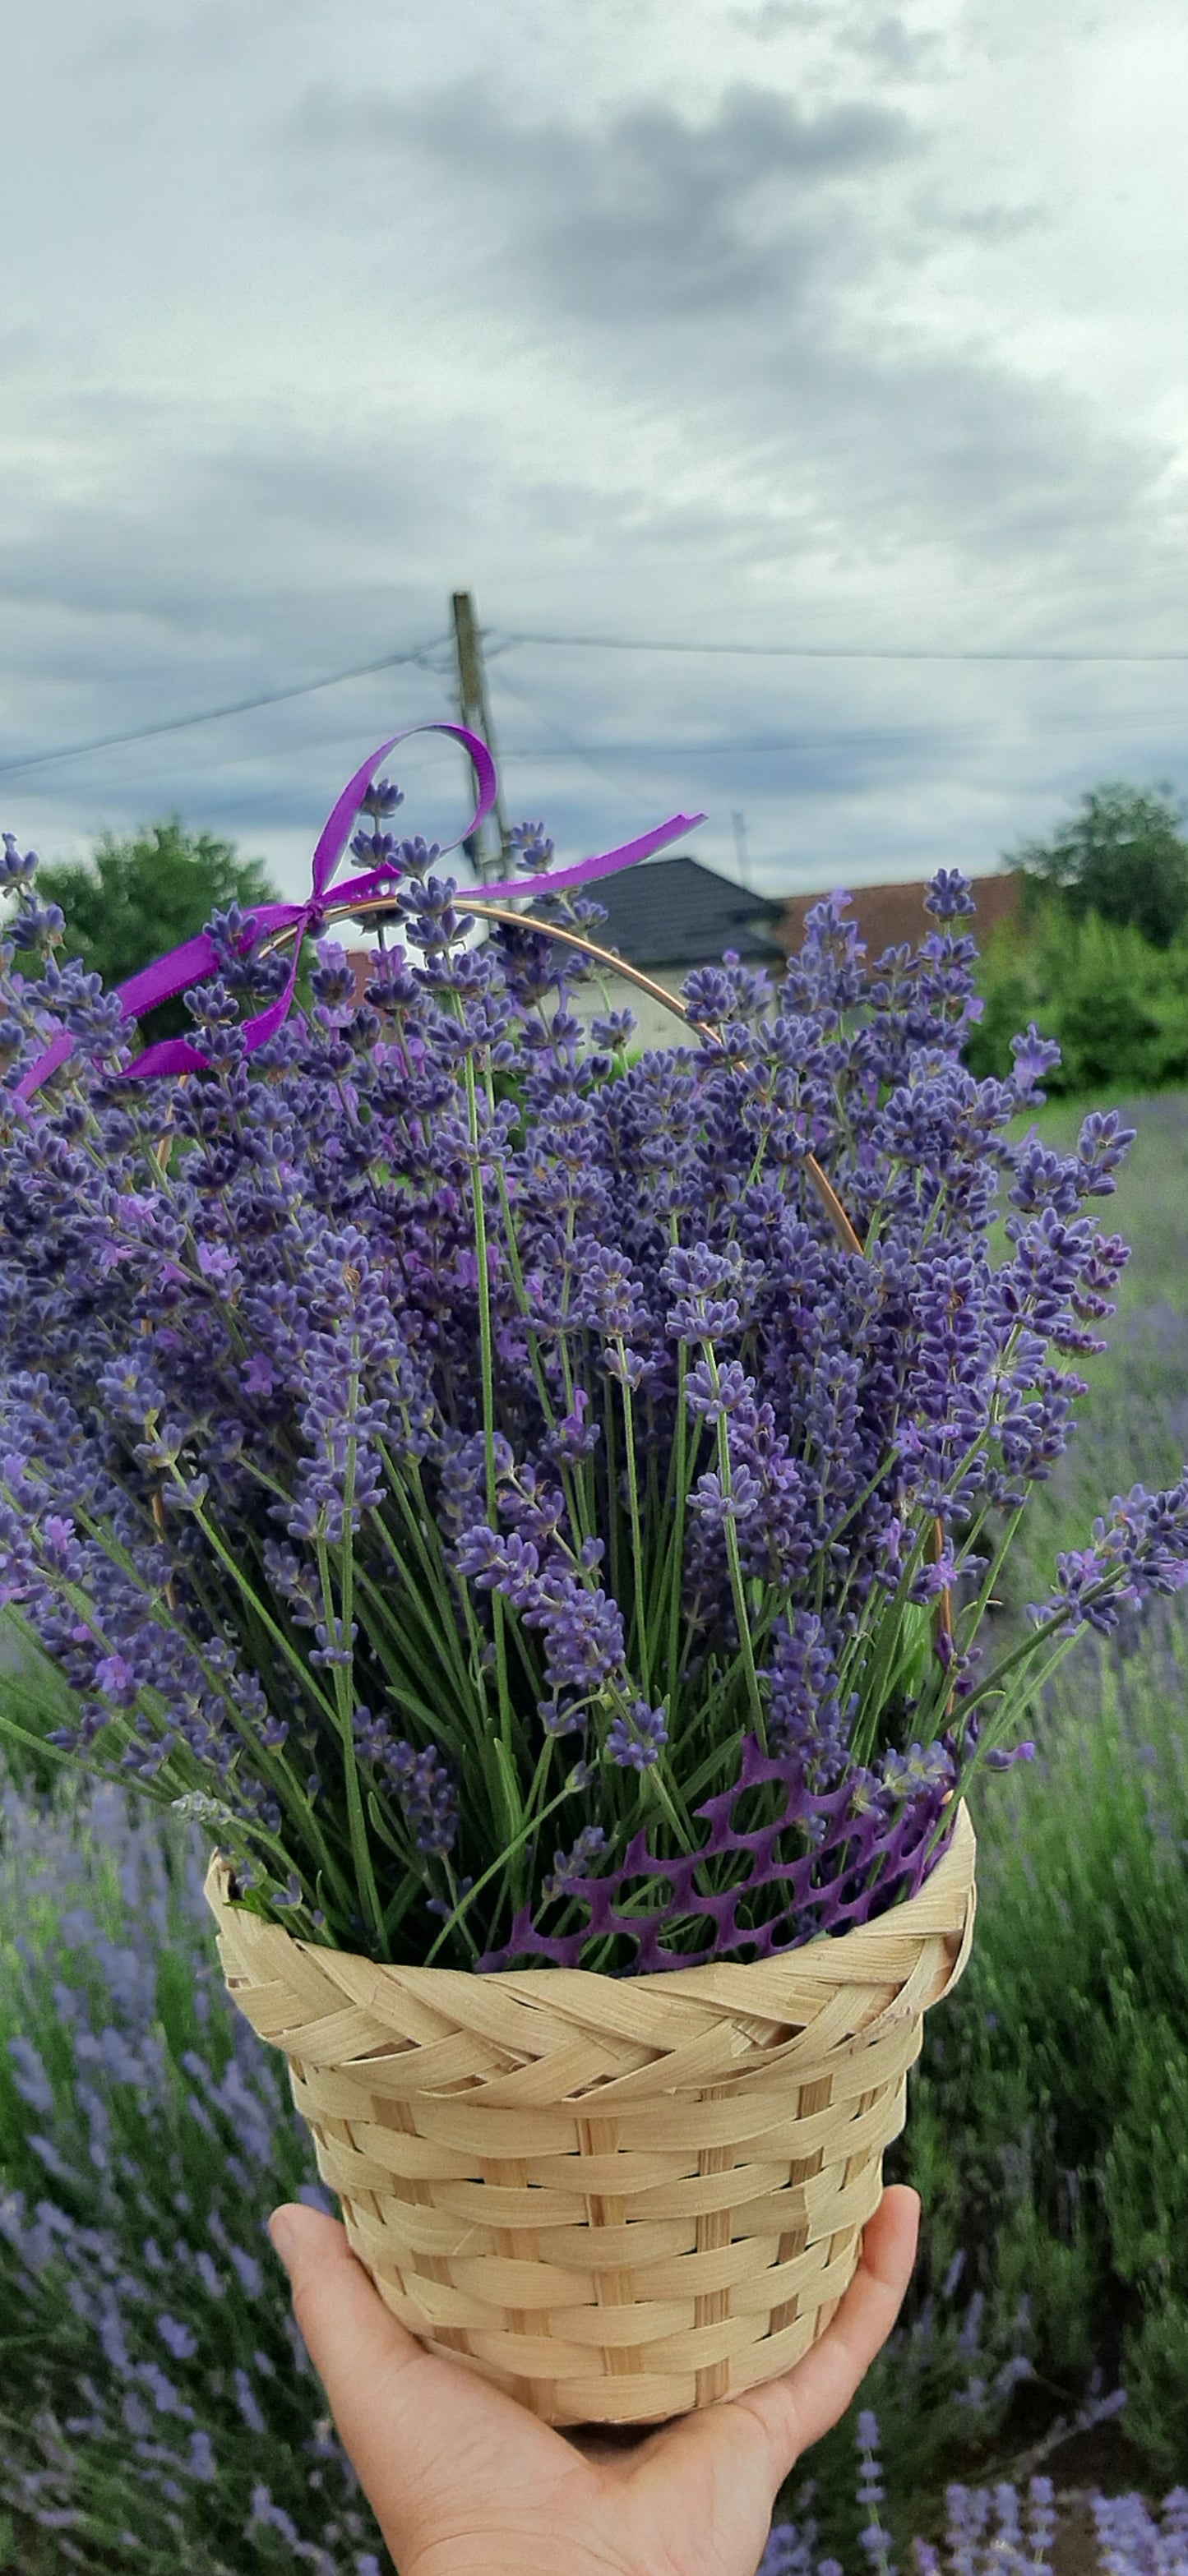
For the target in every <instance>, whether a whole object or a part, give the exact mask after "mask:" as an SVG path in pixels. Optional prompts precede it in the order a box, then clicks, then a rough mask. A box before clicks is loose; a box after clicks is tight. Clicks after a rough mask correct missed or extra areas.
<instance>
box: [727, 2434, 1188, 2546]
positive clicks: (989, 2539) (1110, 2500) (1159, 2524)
mask: <svg viewBox="0 0 1188 2576" xmlns="http://www.w3.org/2000/svg"><path fill="white" fill-rule="evenodd" d="M813 2502H814V2491H813V2489H812V2486H811V2485H810V2486H809V2487H808V2488H807V2489H806V2490H805V2491H804V2495H803V2502H802V2504H801V2507H800V2510H799V2512H798V2518H797V2520H796V2521H795V2522H785V2523H780V2524H778V2525H777V2526H776V2528H775V2529H774V2530H773V2531H772V2534H771V2538H770V2540H769V2542H768V2545H767V2548H766V2550H765V2552H764V2556H763V2559H762V2563H761V2565H760V2568H759V2576H843V2569H842V2566H841V2564H840V2562H839V2561H838V2560H837V2559H836V2558H831V2557H828V2556H825V2555H823V2554H822V2553H821V2550H820V2547H819V2533H818V2528H817V2524H816V2521H815V2518H814V2515H813ZM884 2503H885V2497H884V2492H883V2482H882V2476H881V2471H880V2463H879V2427H878V2423H877V2420H876V2418H875V2417H874V2415H873V2414H871V2413H870V2412H869V2410H867V2411H865V2412H864V2413H863V2414H862V2415H860V2416H859V2419H858V2505H859V2510H860V2513H861V2514H862V2515H863V2516H864V2521H863V2527H862V2532H861V2538H860V2543H859V2547H860V2552H861V2559H862V2561H863V2562H864V2565H865V2569H866V2570H867V2572H868V2576H899V2560H898V2556H897V2552H896V2548H895V2543H894V2540H893V2538H892V2535H891V2533H890V2532H889V2530H888V2529H887V2527H886V2523H885V2521H884V2513H883V2508H884ZM908 2563H909V2565H910V2567H911V2568H912V2570H913V2576H1053V2572H1054V2570H1055V2569H1056V2568H1058V2567H1064V2566H1069V2565H1075V2566H1083V2565H1085V2564H1086V2563H1088V2564H1090V2565H1093V2564H1094V2563H1095V2564H1096V2567H1097V2569H1098V2571H1099V2576H1185V2571H1186V2570H1188V2488H1185V2487H1182V2486H1181V2487H1173V2488H1172V2489H1171V2491H1170V2493H1169V2494H1168V2495H1166V2496H1165V2497H1164V2498H1163V2501H1162V2504H1161V2505H1160V2506H1158V2507H1154V2508H1153V2507H1152V2505H1151V2504H1150V2502H1149V2501H1148V2499H1147V2498H1145V2497H1144V2496H1141V2495H1138V2494H1135V2493H1129V2494H1123V2495H1104V2494H1102V2493H1101V2491H1100V2490H1099V2489H1091V2490H1089V2491H1087V2492H1084V2493H1078V2492H1073V2493H1071V2494H1068V2495H1065V2496H1059V2495H1058V2494H1057V2491H1056V2489H1055V2487H1054V2485H1053V2481H1052V2479H1051V2478H1050V2477H1046V2476H1032V2477H1030V2478H1029V2479H1027V2481H1026V2483H1025V2484H1023V2485H1021V2484H1020V2482H1019V2481H1018V2480H1017V2479H1001V2480H999V2481H998V2482H997V2483H996V2484H995V2485H994V2486H992V2487H990V2486H985V2487H971V2486H962V2485H958V2484H953V2485H951V2486H950V2487H949V2488H948V2489H947V2491H946V2496H945V2518H944V2531H943V2537H942V2538H941V2539H940V2540H939V2541H935V2540H927V2539H924V2538H919V2537H917V2538H916V2539H914V2540H913V2541H912V2543H911V2548H910V2556H909V2562H908Z"/></svg>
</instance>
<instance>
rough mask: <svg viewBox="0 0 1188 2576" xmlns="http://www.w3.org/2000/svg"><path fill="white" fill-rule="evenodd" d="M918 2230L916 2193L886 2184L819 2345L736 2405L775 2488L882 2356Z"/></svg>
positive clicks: (833, 2420) (908, 2272)
mask: <svg viewBox="0 0 1188 2576" xmlns="http://www.w3.org/2000/svg"><path fill="white" fill-rule="evenodd" d="M919 2228H920V2200H919V2194H918V2193H917V2192H914V2191H909V2190H908V2189H907V2187H906V2185H904V2184H902V2183H895V2184H892V2186H891V2188H890V2189H889V2190H888V2191H885V2192H884V2194H883V2198H882V2201H881V2203H880V2206H879V2208H878V2209H877V2210H876V2212H875V2215H874V2217H873V2218H872V2219H871V2220H870V2221H869V2224H868V2225H867V2227H866V2228H865V2230H864V2232H863V2238H862V2255H861V2259H860V2261H859V2265H858V2269H857V2271H856V2272H855V2274H854V2278H853V2280H852V2281H851V2283H850V2286H849V2289H848V2290H847V2292H846V2295H845V2297H844V2299H843V2300H842V2303H841V2306H840V2307H839V2309H838V2312H837V2315H836V2316H835V2318H834V2319H833V2322H832V2324H831V2325H830V2326H828V2327H827V2328H826V2331H825V2333H824V2334H823V2335H822V2337H821V2340H820V2342H819V2343H815V2344H814V2345H813V2347H812V2350H811V2352H806V2354H805V2356H804V2359H803V2361H798V2362H797V2364H796V2367H795V2369H794V2370H790V2371H788V2372H786V2373H785V2375H784V2377H783V2378H782V2379H769V2380H768V2381H767V2382H766V2383H765V2385H764V2386H763V2387H761V2388H750V2389H748V2390H747V2392H746V2394H745V2396H742V2397H738V2398H736V2399H735V2400H734V2404H735V2405H736V2406H739V2407H742V2408H743V2409H745V2411H746V2412H747V2413H748V2414H749V2415H752V2416H754V2417H755V2418H756V2419H757V2421H758V2422H759V2424H760V2425H761V2426H762V2428H763V2431H764V2433H765V2434H766V2436H767V2440H768V2444H769V2446H770V2451H771V2458H772V2469H773V2479H774V2483H775V2484H776V2485H778V2484H779V2483H780V2481H781V2480H782V2479H783V2478H786V2477H787V2475H788V2472H789V2470H790V2469H791V2468H792V2467H793V2465H794V2463H795V2462H796V2461H797V2460H798V2459H799V2458H800V2455H801V2452H802V2451H807V2449H808V2448H809V2445H810V2443H812V2442H819V2441H820V2439H821V2435H822V2434H823V2433H827V2432H828V2431H829V2428H830V2426H831V2425H833V2424H836V2423H837V2421H838V2418H839V2416H841V2415H844V2413H845V2411H846V2408H847V2406H848V2405H849V2403H850V2399H851V2398H852V2397H853V2395H854V2393H855V2390H856V2389H857V2388H858V2387H859V2386H860V2384H861V2382H862V2380H863V2379H864V2378H865V2376H866V2373H867V2371H868V2370H869V2368H870V2365H871V2363H872V2361H873V2360H874V2358H875V2355H876V2353H878V2352H880V2351H881V2350H882V2347H883V2345H884V2344H885V2342H886V2340H887V2337H888V2335H889V2334H890V2332H891V2328H892V2326H893V2325H894V2323H895V2320H896V2317H897V2316H898V2314H899V2311H900V2308H901V2306H902V2304H903V2294H904V2291H905V2290H906V2288H907V2285H908V2282H909V2280H910V2279H911V2273H912V2265H913V2263H914V2261H915V2259H916V2240H917V2237H918V2234H919Z"/></svg>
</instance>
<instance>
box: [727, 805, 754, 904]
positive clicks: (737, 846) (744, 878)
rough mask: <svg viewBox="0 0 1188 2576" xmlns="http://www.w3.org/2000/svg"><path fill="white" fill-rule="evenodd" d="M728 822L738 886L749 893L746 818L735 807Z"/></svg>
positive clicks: (749, 870) (749, 869)
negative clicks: (730, 823)
mask: <svg viewBox="0 0 1188 2576" xmlns="http://www.w3.org/2000/svg"><path fill="white" fill-rule="evenodd" d="M730 820H731V822H732V823H733V825H734V855H735V858H736V860H737V862H738V881H739V884H740V885H742V886H746V888H747V890H748V892H749V891H750V884H751V862H750V859H749V857H748V855H747V818H746V815H745V814H744V813H743V812H742V810H741V808H740V807H736V808H735V811H734V812H733V814H732V815H731V817H730Z"/></svg>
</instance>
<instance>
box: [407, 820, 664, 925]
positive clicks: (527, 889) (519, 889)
mask: <svg viewBox="0 0 1188 2576" xmlns="http://www.w3.org/2000/svg"><path fill="white" fill-rule="evenodd" d="M705 819H706V818H705V816H704V814H670V815H669V818H668V821H667V822H666V823H657V824H656V826H655V828H654V830H652V831H650V832H641V833H640V835H639V838H638V840H635V841H624V842H622V843H621V844H620V847H619V848H618V849H617V850H601V851H600V852H599V853H598V855H597V857H596V858H592V859H579V860H578V861H577V864H576V866H574V867H572V868H550V869H549V871H548V873H547V875H545V876H539V877H508V878H507V879H506V880H505V882H504V883H503V884H502V885H485V886H476V887H475V889H474V895H473V898H472V899H473V901H474V902H476V903H479V902H482V903H488V902H489V901H490V899H491V897H492V895H507V894H526V895H537V894H564V893H565V891H566V888H567V887H568V886H580V885H591V884H592V883H593V882H594V879H595V878H596V877H609V876H615V875H617V873H618V871H619V869H620V868H631V867H634V866H635V863H636V861H637V860H638V859H649V858H650V857H651V855H652V852H653V850H665V849H667V848H668V845H669V843H670V842H671V841H680V840H683V838H684V836H685V833H686V832H693V831H696V828H697V825H698V824H699V823H704V821H705ZM466 900H467V897H466V895H465V894H460V895H459V896H458V897H457V901H458V903H459V904H465V902H466Z"/></svg>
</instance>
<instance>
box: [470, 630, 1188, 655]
mask: <svg viewBox="0 0 1188 2576" xmlns="http://www.w3.org/2000/svg"><path fill="white" fill-rule="evenodd" d="M514 644H565V645H569V644H572V645H576V646H577V647H579V648H580V649H581V650H582V651H589V652H599V653H718V654H726V655H744V656H746V657H747V658H748V659H753V660H759V661H764V660H775V659H780V660H784V661H790V662H1188V646H1185V647H1184V648H1183V650H1180V649H1179V648H1177V649H1176V650H1174V651H1170V652H1164V651H1158V652H1151V653H1097V652H1081V651H1079V650H1077V651H1072V650H1068V651H1066V650H1065V649H1064V648H1063V647H1061V646H1048V645H1037V646H1035V647H1034V648H1033V649H1023V650H1020V649H1018V648H1017V647H1015V646H1011V647H1009V648H1008V647H1006V646H998V645H974V646H967V647H963V648H962V649H960V650H958V651H950V650H949V649H948V648H945V647H940V646H936V647H934V646H932V645H927V644H695V643H689V642H687V641H686V640H685V639H683V638H682V639H680V640H675V639H673V638H668V639H667V640H663V641H656V640H655V639H654V638H646V637H644V636H641V635H544V634H536V633H529V632H528V631H527V630H525V631H523V632H521V631H519V630H517V631H516V632H515V633H513V632H511V630H510V629H506V628H505V629H504V630H503V632H502V634H501V635H500V636H499V638H498V640H497V642H495V641H493V644H492V650H497V651H500V652H506V651H507V650H508V648H509V647H510V646H512V645H514Z"/></svg>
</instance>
